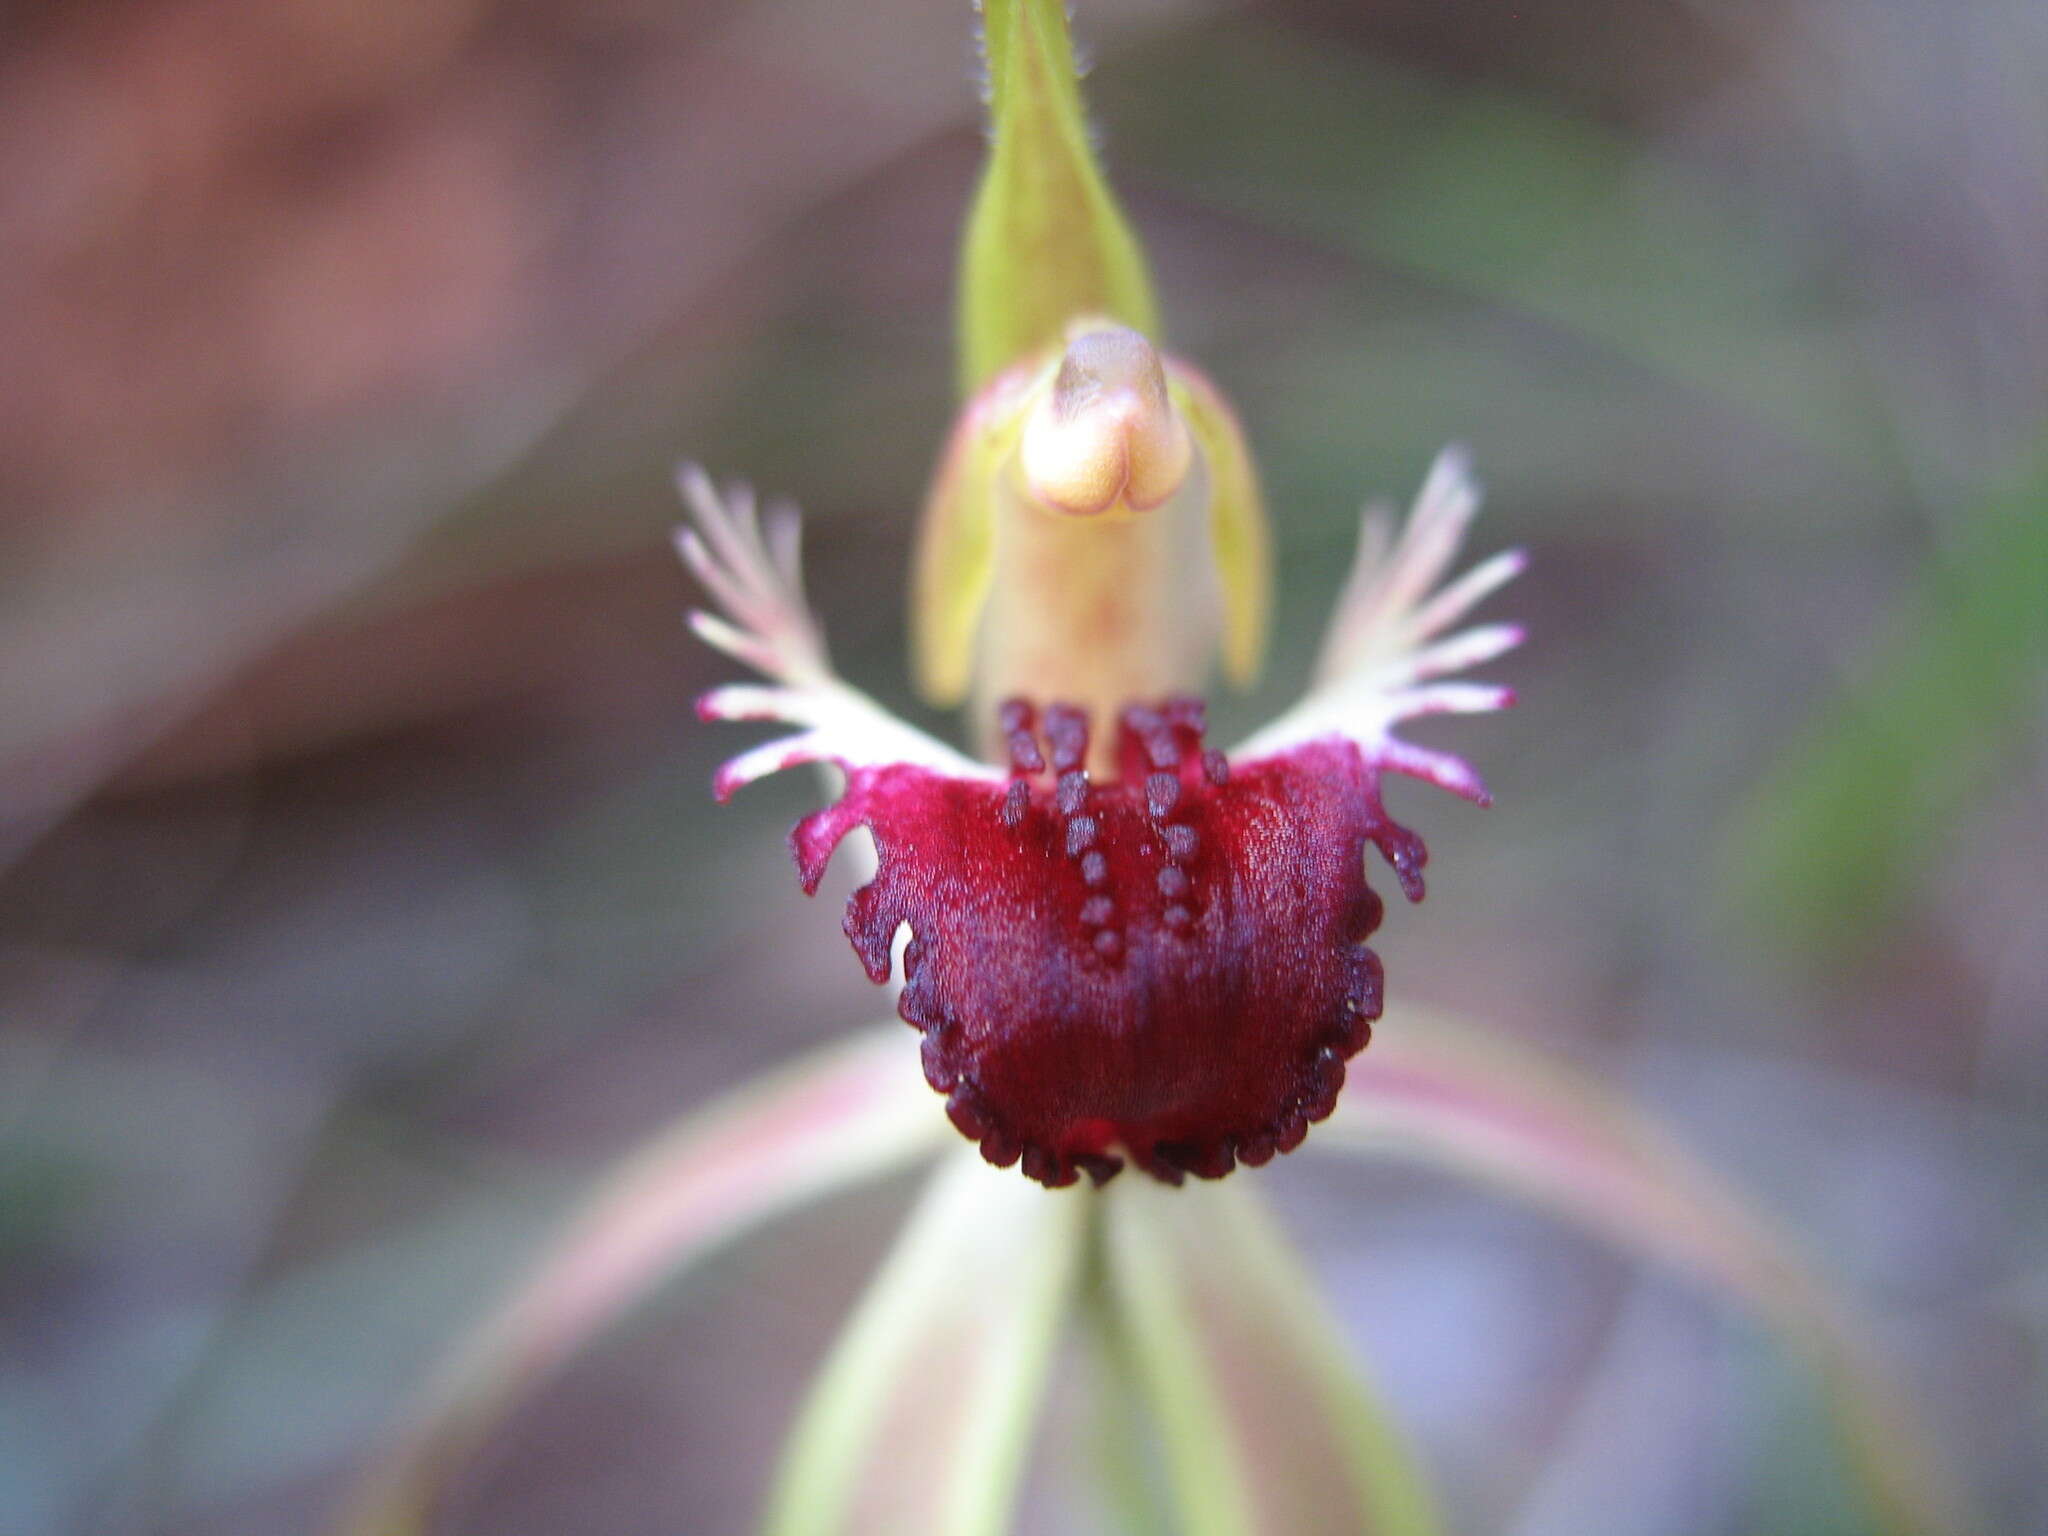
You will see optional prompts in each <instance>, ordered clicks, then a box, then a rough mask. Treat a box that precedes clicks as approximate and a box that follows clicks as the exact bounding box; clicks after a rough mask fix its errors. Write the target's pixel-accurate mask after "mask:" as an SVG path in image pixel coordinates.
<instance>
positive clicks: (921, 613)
mask: <svg viewBox="0 0 2048 1536" xmlns="http://www.w3.org/2000/svg"><path fill="white" fill-rule="evenodd" d="M1051 377H1052V375H1051V370H1050V369H1049V368H1047V367H1044V366H1042V365H1038V364H1036V363H1025V364H1022V365H1020V366H1019V367H1016V368H1012V369H1010V370H1009V371H1008V372H1006V373H1002V374H999V375H997V377H996V378H995V379H994V380H993V381H992V382H991V383H990V384H989V385H988V387H987V388H985V389H984V390H982V391H981V393H980V394H979V395H977V396H976V397H975V398H974V399H972V400H970V401H968V403H967V405H966V407H965V408H964V409H963V410H962V411H961V412H960V417H959V419H958V420H957V421H956V422H955V423H954V424H953V433H952V436H951V437H950V438H948V439H947V442H946V451H945V453H944V455H943V456H942V457H941V458H940V460H939V468H938V473H937V474H936V475H934V476H933V477H932V488H931V491H930V493H929V494H928V495H927V496H926V498H925V504H924V518H923V520H922V522H921V523H920V524H919V526H918V532H917V551H916V554H915V556H914V557H913V562H912V569H911V576H910V654H911V664H912V666H913V668H914V670H915V672H916V677H917V687H918V691H919V692H920V693H922V694H923V695H924V696H925V697H926V698H927V699H928V700H930V701H931V702H932V703H933V704H937V705H941V706H950V705H954V704H959V703H961V702H962V701H964V700H965V699H966V697H967V685H968V682H969V680H970V679H971V678H972V676H973V672H974V640H975V630H976V629H977V628H978V627H979V625H980V623H981V612H982V609H983V608H985V607H986V606H987V605H988V594H989V588H990V586H991V585H992V584H993V583H994V581H995V572H996V514H997V504H998V502H999V501H1000V499H1001V498H1002V497H1003V495H1004V494H1005V490H1004V486H1003V477H1004V476H1005V475H1007V474H1009V473H1011V472H1012V470H1013V466H1014V463H1015V460H1016V456H1017V442H1018V439H1019V438H1020V437H1022V436H1023V433H1024V420H1025V416H1026V414H1027V410H1028V407H1029V406H1030V404H1031V402H1032V400H1033V399H1035V398H1036V397H1037V396H1038V394H1040V393H1041V392H1042V391H1043V390H1044V389H1045V388H1047V387H1048V386H1049V384H1050V382H1051Z"/></svg>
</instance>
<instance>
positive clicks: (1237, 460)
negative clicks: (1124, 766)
mask: <svg viewBox="0 0 2048 1536" xmlns="http://www.w3.org/2000/svg"><path fill="white" fill-rule="evenodd" d="M1167 388H1168V390H1169V391H1170V392H1171V393H1172V395H1173V403H1174V408H1175V409H1176V410H1178V411H1179V412H1180V413H1181V416H1182V418H1183V419H1184V420H1185V421H1186V422H1187V424H1188V431H1189V432H1190V433H1192V434H1193V436H1194V439H1195V446H1196V448H1197V449H1199V450H1200V452H1201V456H1202V462H1203V464H1204V466H1205V468H1206V471H1207V474H1208V479H1209V486H1208V490H1209V546H1210V549H1211V551H1212V553H1213V554H1214V556H1215V560H1216V575H1217V579H1218V581H1219V582H1220V583H1221V586H1222V591H1223V673H1224V675H1225V676H1226V677H1228V678H1229V679H1230V681H1231V682H1232V683H1233V684H1235V685H1236V686H1237V687H1240V688H1244V687H1248V686H1249V685H1250V684H1251V683H1252V681H1253V680H1254V679H1255V678H1257V676H1258V674H1259V666H1260V664H1261V663H1262V662H1263V661H1264V660H1265V655H1266V631H1267V628H1268V626H1269V625H1270V624H1271V622H1272V606H1273V548H1272V540H1271V537H1270V535H1269V534H1268V532H1267V528H1266V504H1265V498H1264V497H1263V496H1261V495H1260V493H1259V475H1258V469H1257V467H1256V466H1255V465H1254V464H1253V463H1252V454H1251V449H1250V448H1249V447H1248V446H1247V445H1246V443H1245V440H1244V431H1243V429H1242V428H1241V427H1239V425H1238V422H1237V413H1236V412H1235V411H1233V410H1232V409H1231V408H1230V405H1229V402H1227V401H1226V400H1225V399H1224V398H1223V395H1222V393H1221V392H1220V391H1218V389H1217V388H1216V386H1215V385H1214V384H1212V383H1210V382H1209V380H1208V379H1207V378H1205V377H1204V376H1203V375H1202V374H1201V373H1199V372H1198V371H1196V370H1195V369H1193V368H1190V367H1189V366H1188V365H1187V364H1186V363H1183V362H1180V361H1178V360H1171V361H1169V363H1168V365H1167Z"/></svg>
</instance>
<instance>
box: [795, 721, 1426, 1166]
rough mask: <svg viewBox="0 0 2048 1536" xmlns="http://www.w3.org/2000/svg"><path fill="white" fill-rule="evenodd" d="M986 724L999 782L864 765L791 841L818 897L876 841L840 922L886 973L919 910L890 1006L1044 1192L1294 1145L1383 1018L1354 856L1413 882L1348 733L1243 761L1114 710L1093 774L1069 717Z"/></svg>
mask: <svg viewBox="0 0 2048 1536" xmlns="http://www.w3.org/2000/svg"><path fill="white" fill-rule="evenodd" d="M1001 724H1002V727H1003V731H1004V734H1005V736H1006V739H1007V741H1008V743H1009V751H1010V759H1011V769H1012V772H1011V777H1010V779H1009V781H1008V783H1007V784H1004V783H1000V782H990V781H988V780H961V779H954V778H948V777H946V776H944V775H941V774H936V773H933V772H930V771H928V770H925V769H921V768H915V767H908V766H900V765H898V766H889V767H881V768H868V769H856V770H854V771H853V772H852V773H851V774H850V775H849V778H848V784H847V789H846V793H845V795H844V796H843V797H842V798H841V799H840V800H839V801H838V802H837V803H836V804H834V805H832V806H830V807H828V808H826V809H824V810H822V811H819V812H817V813H816V814H814V815H812V816H810V817H808V818H806V819H805V820H804V821H803V822H802V823H800V824H799V825H798V827H797V829H796V831H795V833H794V834H793V836H792V843H793V846H794V848H795V851H796V857H797V863H798V867H799V869H800V871H801V873H802V877H803V881H804V887H805V889H806V890H811V891H815V890H816V888H817V885H818V881H819V879H820V878H821V877H822V876H823V874H824V871H825V864H826V861H827V860H828V859H829V857H830V856H831V852H832V850H833V848H834V847H835V846H836V845H837V844H838V842H839V841H840V839H841V838H842V837H844V836H845V835H846V833H847V832H848V831H850V830H851V829H852V828H853V827H854V826H856V825H865V826H867V827H868V828H870V829H871V830H872V832H873V834H874V838H875V846H876V851H877V853H878V855H879V859H880V868H879V872H878V873H877V875H876V877H875V878H874V880H873V881H872V882H870V883H869V884H867V885H865V886H863V887H861V889H860V890H858V891H856V892H855V893H854V895H853V897H852V898H851V899H850V901H849V902H848V904H847V911H846V933H847V936H848V938H850V939H851V940H852V941H853V947H854V949H855V950H856V952H858V954H859V955H860V958H861V962H862V964H863V965H865V966H866V967H867V972H868V975H869V976H870V977H872V978H873V979H874V980H876V981H877V982H881V981H886V980H887V979H888V977H889V974H890V966H891V950H892V946H893V941H894V939H895V935H896V933H897V930H898V928H899V927H901V926H902V925H903V924H905V923H907V924H909V926H910V929H911V932H912V934H913V937H912V939H911V941H910V943H909V945H908V947H907V948H906V949H905V951H904V957H903V970H904V977H905V983H906V984H905V986H904V990H903V995H902V999H901V1003H900V1008H901V1012H902V1015H903V1017H904V1019H905V1020H906V1021H908V1022H909V1023H910V1024H912V1025H914V1026H915V1027H916V1028H918V1029H919V1030H921V1031H922V1032H923V1035H924V1051H923V1055H924V1070H925V1076H926V1077H927V1078H928V1079H929V1081H930V1082H931V1085H932V1087H933V1088H935V1089H937V1090H938V1091H939V1092H941V1093H943V1094H945V1095H946V1096H947V1099H946V1106H947V1111H948V1113H949V1114H950V1115H951V1117H952V1120H953V1123H954V1124H955V1125H956V1126H957V1127H958V1128H959V1129H960V1131H961V1132H962V1134H964V1135H966V1136H968V1137H970V1138H971V1139H973V1140H975V1141H977V1142H978V1143H979V1144H980V1146H981V1150H982V1153H983V1155H984V1156H986V1157H987V1158H988V1160H989V1161H990V1162H992V1163H995V1164H997V1165H999V1166H1004V1167H1007V1166H1008V1165H1010V1164H1011V1163H1014V1162H1019V1161H1021V1162H1022V1165H1023V1169H1024V1172H1025V1173H1026V1174H1028V1175H1029V1176H1030V1177H1032V1178H1034V1179H1037V1180H1038V1181H1039V1182H1041V1183H1044V1184H1048V1185H1054V1186H1058V1185H1065V1184H1070V1183H1072V1182H1073V1181H1074V1179H1075V1177H1076V1176H1077V1173H1080V1172H1085V1173H1087V1174H1089V1175H1090V1176H1091V1177H1092V1178H1094V1179H1095V1180H1096V1181H1097V1182H1098V1183H1099V1182H1101V1181H1102V1180H1104V1179H1106V1178H1108V1177H1110V1176H1111V1175H1112V1174H1114V1173H1115V1172H1116V1171H1117V1170H1118V1169H1119V1168H1121V1167H1122V1166H1123V1158H1124V1157H1125V1156H1128V1157H1129V1158H1130V1159H1131V1160H1132V1161H1134V1162H1136V1163H1137V1164H1138V1166H1139V1167H1141V1168H1143V1169H1144V1170H1145V1171H1146V1172H1147V1173H1150V1174H1152V1175H1154V1176H1155V1177H1157V1178H1161V1179H1165V1180H1167V1181H1169V1182H1172V1183H1178V1182H1180V1179H1181V1176H1182V1175H1183V1174H1184V1173H1194V1174H1197V1175H1200V1176H1202V1177H1205V1178H1218V1177H1221V1176H1222V1175H1224V1174H1226V1173H1228V1172H1229V1171H1230V1170H1231V1169H1232V1168H1233V1167H1234V1166H1235V1165H1236V1164H1237V1163H1238V1162H1239V1161H1243V1162H1246V1163H1250V1164H1254V1165H1256V1164H1260V1163H1264V1162H1265V1161H1267V1160H1268V1159H1269V1158H1271V1157H1272V1156H1273V1154H1274V1153H1275V1152H1286V1151H1291V1150H1292V1149H1293V1148H1294V1147H1296V1146H1297V1145H1299V1144H1300V1142H1301V1140H1302V1138H1303V1137H1304V1136H1305V1135H1306V1134H1307V1131H1308V1126H1309V1124H1310V1122H1312V1121H1315V1120H1320V1119H1322V1118H1323V1117H1324V1116H1326V1115H1328V1114H1329V1113H1330V1111H1331V1110H1332V1109H1333V1108H1334V1107H1335V1105H1336V1102H1337V1093H1338V1090H1339V1089H1340V1088H1342V1087H1343V1084H1344V1063H1345V1061H1346V1060H1347V1059H1348V1058H1350V1057H1352V1056H1354V1055H1356V1054H1357V1053H1358V1052H1359V1051H1361V1050H1362V1049H1364V1047H1365V1044H1366V1042H1367V1040H1368V1039H1370V1038H1371V1032H1372V1030H1371V1026H1372V1020H1374V1019H1376V1018H1378V1017H1379V1014H1380V1001H1381V991H1382V988H1381V972H1380V962H1379V959H1378V957H1377V956H1376V955H1374V953H1373V952H1372V951H1371V950H1370V949H1368V948H1367V947H1366V946H1365V943H1364V940H1365V939H1366V937H1367V936H1368V935H1370V934H1371V933H1372V931H1373V930H1374V929H1375V928H1376V927H1378V926H1379V921H1380V916H1381V911H1382V907H1381V903H1380V900H1379V898H1378V896H1377V895H1375V894H1374V892H1373V891H1372V889H1371V887H1369V886H1368V885H1367V884H1366V879H1365V859H1364V849H1365V845H1366V844H1367V843H1371V844H1373V845H1375V846H1376V847H1378V848H1379V849H1380V851H1381V852H1382V853H1383V854H1384V855H1385V856H1386V858H1387V859H1388V860H1389V862H1391V863H1392V864H1393V866H1394V868H1395V870H1396V871H1397V872H1398V874H1399V877H1400V880H1401V884H1402V887H1403V889H1404V890H1405V891H1406V892H1407V894H1408V896H1409V897H1410V899H1419V898H1420V896H1421V894H1422V878H1421V866H1422V863H1423V859H1424V852H1423V847H1422V843H1421V840H1420V839H1418V838H1417V837H1416V836H1415V835H1414V834H1413V833H1410V832H1408V831H1406V830H1404V829H1403V828H1401V827H1399V826H1396V825H1395V824H1394V822H1393V821H1391V820H1390V819H1389V818H1388V816H1387V814H1386V812H1385V810H1384V809H1383V807H1382V806H1381V803H1380V795H1379V772H1378V770H1377V769H1376V768H1375V767H1374V766H1373V765H1371V764H1370V763H1368V762H1367V761H1366V759H1365V758H1364V756H1363V755H1362V754H1361V753H1360V751H1359V749H1358V748H1357V746H1355V745H1354V744H1352V743H1350V742H1346V741H1341V740H1324V741H1319V742H1314V743H1309V744H1306V745H1303V746H1300V747H1297V748H1295V749H1293V750H1292V751H1289V752H1287V753H1285V754H1284V755H1281V756H1277V757H1272V758H1266V759H1263V760H1258V761H1254V762H1250V763H1245V764H1241V765H1238V766H1236V767H1235V768H1233V767H1232V766H1231V765H1230V764H1228V763H1227V762H1226V760H1225V759H1224V757H1223V755H1222V754H1221V753H1220V752H1216V751H1213V750H1210V749H1207V748H1206V747H1205V746H1204V743H1203V730H1204V723H1203V714H1202V706H1201V705H1200V703H1199V702H1197V701H1195V700H1192V699H1178V700H1172V701H1169V702H1167V703H1165V704H1163V705H1161V706H1160V707H1158V708H1149V707H1139V708H1133V709H1130V710H1127V711H1126V712H1125V713H1124V715H1123V717H1122V719H1121V720H1120V721H1119V722H1118V731H1117V741H1116V758H1117V761H1118V764H1119V770H1120V771H1119V774H1118V776H1117V777H1116V778H1115V779H1114V780H1112V781H1109V782H1104V783H1096V782H1092V781H1091V779H1090V776H1089V773H1088V770H1087V768H1086V767H1085V766H1084V765H1085V764H1086V762H1087V761H1088V736H1089V722H1088V721H1087V719H1086V717H1085V716H1083V715H1082V714H1081V713H1080V712H1079V711H1076V710H1072V709H1068V708H1063V707H1060V706H1054V707H1052V708H1050V709H1048V710H1046V711H1045V714H1044V716H1043V719H1042V720H1041V719H1040V718H1039V717H1038V716H1037V713H1036V711H1035V710H1034V709H1033V708H1032V707H1031V706H1030V705H1029V704H1027V703H1024V702H1022V701H1015V702H1012V703H1010V704H1008V705H1006V706H1005V707H1004V709H1003V711H1002V721H1001Z"/></svg>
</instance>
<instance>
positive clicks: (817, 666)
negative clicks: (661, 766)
mask: <svg viewBox="0 0 2048 1536" xmlns="http://www.w3.org/2000/svg"><path fill="white" fill-rule="evenodd" d="M677 484H678V486H679V487H680V489H681V491H682V494H683V501H684V504H685V505H686V506H687V507H688V508H689V511H690V517H691V523H690V525H687V526H685V527H683V528H681V529H679V530H677V533H676V549H677V551H678V552H679V553H680V554H681V555H682V557H683V561H684V563H685V564H686V565H688V566H689V567H690V569H691V571H692V572H694V573H695V574H696V577H697V579H698V580H699V581H700V582H702V583H703V585H704V590H705V591H706V592H707V593H708V594H709V595H710V596H711V598H712V600H713V602H714V603H716V605H717V608H718V611H717V612H715V613H714V612H705V611H703V610H701V609H700V610H697V611H694V612H692V613H691V614H690V628H691V630H692V631H694V632H695V634H696V635H697V636H698V638H699V639H701V640H703V641H704V642H705V643H706V644H707V645H710V646H713V647H715V648H716V649H718V650H721V651H723V652H725V654H726V655H728V656H731V657H732V658H733V659H734V660H736V661H739V662H743V663H744V664H745V665H747V666H749V667H752V668H753V669H754V670H755V671H756V672H759V673H761V674H762V675H763V676H764V677H766V678H768V679H769V684H768V685H767V686H762V685H760V684H753V683H746V684H730V685H728V686H726V687H723V688H714V689H713V690H712V691H711V692H709V693H707V694H705V695H704V697H703V698H701V699H699V700H698V701H697V712H698V714H700V715H701V716H703V717H704V718H705V719H707V720H773V721H778V722H780V723H782V724H784V725H793V726H798V727H801V729H800V730H799V731H798V732H797V733H796V734H795V735H792V736H782V737H778V738H776V739H775V740H773V741H768V742H764V743H762V744H761V745H760V746H758V747H754V748H752V749H750V750H749V751H746V752H742V753H741V754H740V755H739V756H738V757H735V758H733V759H732V760H731V761H730V762H728V763H726V765H725V766H724V767H723V768H721V769H719V771H718V777H717V779H716V780H715V781H714V790H715V792H716V794H717V796H718V798H719V799H721V800H723V799H726V798H727V797H728V796H730V795H731V794H732V792H733V791H734V790H735V789H737V788H739V787H740V786H741V785H742V784H750V783H752V782H753V781H754V780H755V779H759V778H765V777H766V776H767V775H769V774H771V773H779V772H780V771H782V770H783V769H785V768H793V767H796V766H797V765H798V764H801V763H816V762H832V763H837V764H839V766H840V767H842V768H849V769H850V768H860V767H870V766H881V765H884V764H888V763H914V764H916V765H918V766H920V767H925V768H930V769H932V770H933V771H934V772H938V773H945V774H951V775H954V776H956V777H961V778H975V779H993V778H997V777H1000V775H999V773H998V771H997V770H996V769H994V768H991V767H988V766H986V765H985V764H982V763H977V762H975V761H974V760H973V759H972V758H970V757H966V756H963V755H962V754H961V753H959V752H956V751H954V750H953V749H952V748H951V747H948V746H946V745H945V744H944V743H943V742H940V741H936V740H934V739H933V738H932V737H930V736H927V735H926V734H925V733H924V732H923V731H920V730H918V729H917V728H916V727H915V726H912V725H908V724H905V723H904V722H903V721H901V720H899V719H897V718H896V716H894V715H892V714H890V713H889V711H888V710H886V709H884V708H882V706H881V705H879V704H877V703H876V702H875V701H874V700H873V699H871V698H869V697H868V696H867V695H866V694H864V693H862V692H861V691H860V690H859V689H857V688H853V687H850V686H848V685H847V684H846V683H844V682H842V681H841V680H840V678H839V676H838V675H837V674H836V673H835V672H834V671H833V670H832V663H831V660H830V659H829V658H828V656H827V655H826V652H825V638H824V635H823V633H822V631H821V630H820V629H819V626H818V621H817V618H816V616H815V615H814V614H813V613H812V612H811V610H810V605H809V604H808V603H807V602H806V601H805V600H804V591H803V573H802V569H801V558H800V551H801V541H800V535H799V532H798V529H799V522H798V518H797V513H796V509H795V508H794V507H787V506H784V507H775V508H771V509H770V511H769V514H768V520H767V522H766V524H765V525H764V524H763V522H762V520H761V518H760V516H759V515H758V513H757V512H756V510H755V504H754V495H753V492H752V491H751V490H749V489H748V488H747V487H745V486H734V487H731V488H729V489H728V490H727V491H725V492H724V493H723V494H721V493H720V492H719V490H718V488H717V487H716V486H714V485H713V484H712V483H711V479H710V477H709V476H708V475H706V474H705V473H704V471H703V470H702V469H700V468H699V467H698V466H696V465H695V464H686V465H684V466H683V468H682V470H681V472H680V473H679V474H678V476H677Z"/></svg>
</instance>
